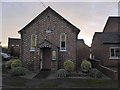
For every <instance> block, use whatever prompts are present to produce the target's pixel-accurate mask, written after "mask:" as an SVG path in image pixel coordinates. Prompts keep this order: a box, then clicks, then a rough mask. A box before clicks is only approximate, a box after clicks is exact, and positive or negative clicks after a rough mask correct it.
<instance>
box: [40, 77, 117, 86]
mask: <svg viewBox="0 0 120 90" xmlns="http://www.w3.org/2000/svg"><path fill="white" fill-rule="evenodd" d="M39 87H42V88H51V87H65V88H69V87H72V88H86V87H91V88H117V87H118V85H117V81H114V80H98V79H70V78H65V79H57V80H52V81H51V82H43V83H42V84H39Z"/></svg>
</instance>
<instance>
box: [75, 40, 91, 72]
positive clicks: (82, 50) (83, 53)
mask: <svg viewBox="0 0 120 90" xmlns="http://www.w3.org/2000/svg"><path fill="white" fill-rule="evenodd" d="M89 56H90V48H89V47H88V46H87V45H86V44H85V43H84V42H83V41H81V40H79V39H78V40H77V68H76V69H77V70H79V69H80V65H81V62H82V60H83V59H89Z"/></svg>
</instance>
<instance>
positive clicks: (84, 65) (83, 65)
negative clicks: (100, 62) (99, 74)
mask: <svg viewBox="0 0 120 90" xmlns="http://www.w3.org/2000/svg"><path fill="white" fill-rule="evenodd" d="M91 68H92V64H91V63H90V61H87V60H83V61H82V63H81V70H82V72H85V73H88V72H89V70H90V69H91Z"/></svg>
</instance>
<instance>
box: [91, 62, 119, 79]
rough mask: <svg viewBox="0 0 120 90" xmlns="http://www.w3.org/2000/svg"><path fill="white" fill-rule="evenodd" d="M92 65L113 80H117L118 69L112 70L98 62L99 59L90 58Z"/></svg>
mask: <svg viewBox="0 0 120 90" xmlns="http://www.w3.org/2000/svg"><path fill="white" fill-rule="evenodd" d="M90 62H91V64H92V67H93V68H97V69H98V70H100V71H101V72H102V73H103V74H105V75H106V76H108V77H110V78H111V79H113V80H118V71H115V70H112V69H110V68H108V67H105V66H103V65H101V64H100V62H99V60H90Z"/></svg>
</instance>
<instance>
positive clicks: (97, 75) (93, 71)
mask: <svg viewBox="0 0 120 90" xmlns="http://www.w3.org/2000/svg"><path fill="white" fill-rule="evenodd" d="M89 75H90V76H91V77H93V78H101V77H102V73H101V72H100V71H99V70H97V69H91V70H90V72H89Z"/></svg>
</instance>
